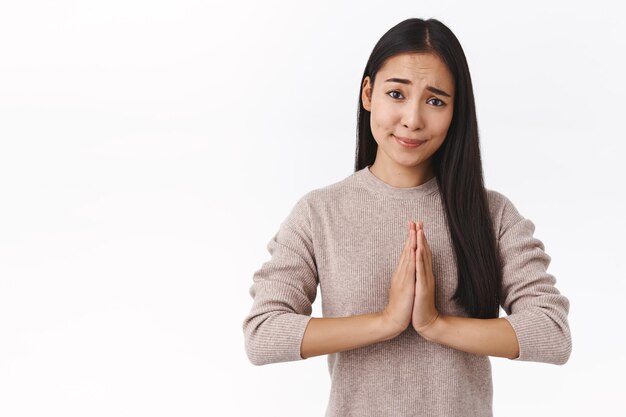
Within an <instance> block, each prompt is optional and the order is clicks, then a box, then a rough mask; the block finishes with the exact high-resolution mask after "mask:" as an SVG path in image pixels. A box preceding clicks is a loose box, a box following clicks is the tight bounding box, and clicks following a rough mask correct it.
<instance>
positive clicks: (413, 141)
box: [393, 135, 426, 148]
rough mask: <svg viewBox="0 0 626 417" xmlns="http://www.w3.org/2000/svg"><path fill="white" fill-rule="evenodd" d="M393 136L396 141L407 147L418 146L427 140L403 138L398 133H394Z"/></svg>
mask: <svg viewBox="0 0 626 417" xmlns="http://www.w3.org/2000/svg"><path fill="white" fill-rule="evenodd" d="M393 137H394V138H395V139H396V141H398V143H399V144H401V145H402V146H405V147H407V148H417V147H418V146H420V145H421V144H423V143H424V142H426V141H425V140H418V139H409V138H403V137H401V136H396V135H393Z"/></svg>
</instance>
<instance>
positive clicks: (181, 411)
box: [0, 0, 626, 417]
mask: <svg viewBox="0 0 626 417" xmlns="http://www.w3.org/2000/svg"><path fill="white" fill-rule="evenodd" d="M616 4H618V3H617V2H610V1H588V2H581V3H576V2H571V1H567V2H565V1H562V2H558V1H552V2H549V1H525V2H515V3H513V2H495V1H494V2H480V1H476V2H464V1H458V2H450V1H437V2H433V1H392V2H368V1H343V2H337V1H328V0H323V1H316V2H291V1H282V2H279V1H261V2H259V1H252V0H247V1H231V2H210V1H209V2H207V1H200V0H176V1H174V0H171V1H163V0H157V1H146V0H123V1H122V0H110V1H106V2H105V1H95V0H93V1H79V0H74V1H70V0H61V1H55V2H48V1H28V0H27V1H19V2H17V1H13V2H9V1H3V2H2V3H1V5H0V415H2V416H3V417H18V416H64V417H69V416H139V415H142V416H143V415H146V416H147V415H150V416H264V417H265V416H266V417H280V416H285V417H287V416H322V415H323V413H324V411H325V408H326V404H327V400H328V394H329V388H330V380H329V377H328V369H327V363H326V356H319V357H314V358H309V359H307V360H303V361H296V362H288V363H278V364H271V365H266V366H260V367H257V366H254V365H252V364H251V363H250V362H249V361H248V358H247V356H246V354H245V350H244V338H243V332H242V321H243V319H244V317H245V316H246V315H247V314H248V312H249V309H250V307H251V305H252V298H251V297H250V295H249V293H248V290H249V288H250V286H251V284H252V275H253V273H254V271H255V270H257V269H258V268H260V266H261V264H262V263H263V262H265V261H267V260H269V254H268V252H267V250H266V245H267V243H268V242H269V240H270V238H271V237H272V235H273V234H274V233H275V232H276V231H277V230H278V227H279V225H280V223H281V222H282V220H283V219H284V218H285V217H286V215H287V214H288V213H289V211H290V210H291V208H292V207H293V205H294V204H295V202H296V201H297V199H298V198H300V197H301V196H302V195H303V194H305V193H306V192H308V191H310V190H312V189H314V188H318V187H322V186H325V185H328V184H331V183H334V182H337V181H340V180H342V179H343V178H345V177H346V176H348V175H350V174H352V173H353V167H354V152H355V144H356V134H355V132H356V109H357V104H358V94H359V86H360V79H361V75H362V73H363V69H364V67H365V63H366V61H367V58H368V57H369V54H370V52H371V50H372V48H373V46H374V44H375V43H376V41H377V40H378V39H379V38H380V37H381V36H382V35H383V34H384V33H385V32H386V31H387V30H388V29H389V28H391V27H392V26H394V25H395V24H397V23H399V22H400V21H402V20H404V19H407V18H410V17H421V18H431V17H433V18H436V19H439V20H441V21H442V22H443V23H445V24H446V25H448V26H449V27H450V28H451V29H452V31H453V32H454V33H455V34H456V36H457V37H458V38H459V40H460V42H461V44H462V46H463V48H464V50H465V54H466V56H467V60H468V62H469V66H470V71H471V75H472V82H473V86H474V94H475V97H476V106H477V112H478V122H479V133H480V142H481V151H482V157H483V163H484V173H485V182H486V185H487V187H488V188H491V189H494V190H497V191H499V192H501V193H503V194H505V195H506V196H507V197H509V198H510V199H511V200H512V201H513V202H514V204H515V205H516V207H517V208H518V209H519V210H520V212H521V213H522V214H523V215H524V216H525V217H527V218H530V219H532V220H533V222H534V223H535V225H536V231H535V236H536V237H538V238H539V239H540V240H542V242H543V243H544V244H545V248H546V252H547V253H548V254H549V255H550V256H551V257H552V263H551V265H550V267H549V272H551V273H552V274H553V275H555V277H556V278H557V287H558V289H559V290H560V291H561V292H562V293H564V294H565V295H566V296H568V298H569V299H570V302H571V311H570V316H569V319H570V326H571V330H572V336H573V352H572V355H571V358H570V360H569V362H568V363H567V364H565V365H564V366H556V365H549V364H541V363H531V362H512V361H509V360H507V359H501V358H491V359H492V366H493V380H494V413H495V415H497V416H510V417H513V416H526V415H534V416H553V415H559V416H590V415H601V416H623V415H624V414H623V413H624V405H623V394H624V385H623V375H624V372H626V338H625V336H624V330H623V328H624V326H623V320H622V317H621V315H622V306H623V305H624V294H625V292H626V281H625V278H626V277H625V274H624V268H623V265H622V262H623V260H624V249H625V248H624V243H623V242H624V235H625V233H626V227H625V221H624V213H625V212H626V204H625V202H624V180H625V179H626V175H625V172H624V171H625V170H624V157H625V151H626V146H625V144H624V143H625V140H626V136H625V135H624V110H625V108H624V97H625V95H626V87H625V84H624V79H623V76H624V73H626V60H625V57H624V51H625V50H626V28H625V25H624V24H623V21H622V17H623V14H622V13H620V11H619V10H618V6H615V5H616ZM313 316H315V317H321V307H320V300H316V302H315V304H314V312H313Z"/></svg>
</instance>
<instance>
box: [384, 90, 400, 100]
mask: <svg viewBox="0 0 626 417" xmlns="http://www.w3.org/2000/svg"><path fill="white" fill-rule="evenodd" d="M393 93H396V94H399V95H400V96H402V93H400V92H399V91H398V90H391V91H389V92H387V95H388V96H389V97H391V98H395V99H400V97H394V96H392V94H393Z"/></svg>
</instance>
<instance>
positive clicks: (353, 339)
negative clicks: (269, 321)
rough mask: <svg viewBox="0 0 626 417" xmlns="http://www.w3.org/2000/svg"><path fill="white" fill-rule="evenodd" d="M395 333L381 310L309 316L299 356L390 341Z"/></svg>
mask: <svg viewBox="0 0 626 417" xmlns="http://www.w3.org/2000/svg"><path fill="white" fill-rule="evenodd" d="M396 335H397V332H396V331H394V330H392V329H390V326H388V325H387V322H386V321H385V318H384V317H383V314H382V313H370V314H362V315H358V316H350V317H326V318H312V319H311V320H309V324H308V325H307V328H306V330H305V332H304V337H303V339H302V345H301V347H300V355H301V356H302V358H303V359H306V358H310V357H311V356H319V355H325V354H329V353H336V352H342V351H345V350H350V349H356V348H360V347H363V346H368V345H371V344H373V343H377V342H382V341H385V340H389V339H392V338H393V337H395V336H396Z"/></svg>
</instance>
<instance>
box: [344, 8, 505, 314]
mask: <svg viewBox="0 0 626 417" xmlns="http://www.w3.org/2000/svg"><path fill="white" fill-rule="evenodd" d="M411 52H416V53H432V54H435V55H436V56H438V57H439V58H440V59H441V60H442V61H443V63H444V64H445V65H446V66H447V67H448V70H449V71H450V72H451V74H452V76H453V78H454V85H455V88H454V91H455V98H454V109H453V115H452V120H451V122H450V127H449V128H448V133H447V136H446V138H445V140H444V142H443V144H442V145H441V146H440V148H439V149H438V150H437V151H436V152H435V153H434V154H433V156H432V159H431V162H432V164H433V170H434V173H435V176H436V177H437V183H438V185H439V190H440V192H441V197H442V201H443V207H444V209H445V214H446V220H447V223H448V229H449V231H450V235H451V238H452V243H453V246H454V254H455V257H456V265H457V270H458V286H457V289H456V292H455V294H454V296H453V297H452V299H453V300H455V301H456V302H457V303H458V304H459V305H460V306H461V307H462V308H463V309H465V311H466V312H467V313H468V315H469V316H470V317H475V318H497V317H498V315H499V307H500V291H501V288H502V270H501V265H502V263H501V259H500V256H499V254H498V251H497V248H496V238H495V232H494V230H493V227H492V221H491V217H490V215H489V206H488V200H487V192H486V190H485V186H484V181H483V169H482V162H481V158H480V147H479V143H478V123H477V121H476V106H475V104H474V92H473V90H472V80H471V78H470V73H469V68H468V65H467V61H466V59H465V53H464V52H463V49H462V48H461V44H460V43H459V41H458V39H457V38H456V36H454V34H453V33H452V31H451V30H450V29H449V28H448V27H447V26H445V25H444V24H443V23H441V22H440V21H438V20H436V19H428V20H422V19H417V18H412V19H407V20H404V21H403V22H400V23H398V24H397V25H396V26H394V27H392V28H391V29H389V30H388V31H387V32H386V33H385V34H384V35H383V36H382V38H380V40H379V41H378V43H376V45H375V46H374V49H373V50H372V53H371V55H370V57H369V60H368V61H367V65H366V66H365V71H364V72H363V78H361V84H360V88H359V109H358V114H357V148H356V156H355V171H358V170H360V169H363V168H365V167H366V166H368V165H371V164H373V163H374V160H375V159H376V150H377V148H378V145H377V143H376V141H375V140H374V136H373V135H372V130H371V128H370V113H369V112H368V111H367V110H365V108H364V107H363V100H362V97H361V89H362V86H363V81H364V80H365V77H367V76H369V77H370V79H371V80H370V81H371V85H372V88H373V85H374V82H375V78H376V73H377V72H378V70H379V69H380V68H381V66H382V65H383V64H384V62H385V61H386V60H387V59H388V58H390V57H392V56H394V55H397V54H401V53H411Z"/></svg>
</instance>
